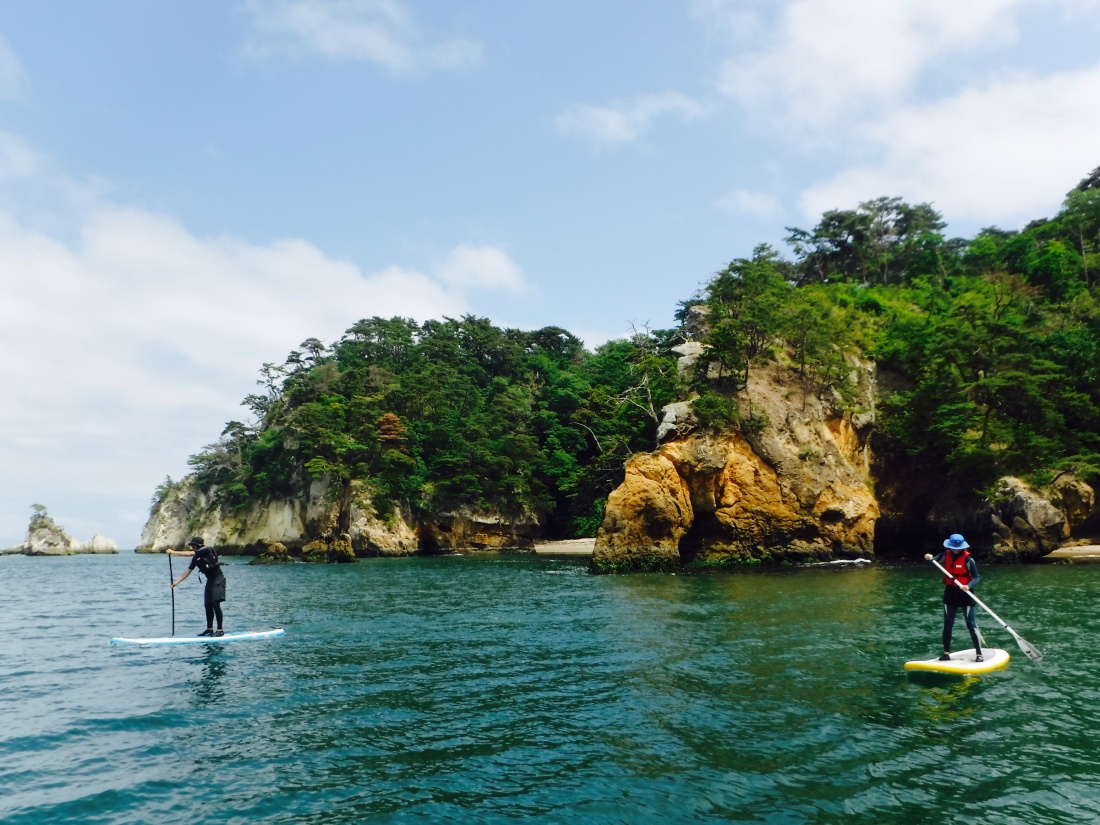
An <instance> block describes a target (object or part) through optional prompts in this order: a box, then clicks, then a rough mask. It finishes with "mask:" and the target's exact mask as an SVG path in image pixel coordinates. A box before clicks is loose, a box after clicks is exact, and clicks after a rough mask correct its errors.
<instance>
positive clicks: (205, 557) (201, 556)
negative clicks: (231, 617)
mask: <svg viewBox="0 0 1100 825" xmlns="http://www.w3.org/2000/svg"><path fill="white" fill-rule="evenodd" d="M196 567H197V568H198V569H199V572H200V573H202V574H203V575H204V576H206V590H205V591H204V592H203V604H204V605H205V607H206V626H207V627H213V626H214V619H215V617H216V618H217V620H218V630H221V629H222V602H224V601H225V574H224V573H223V572H222V566H221V564H219V563H218V554H217V553H215V552H214V551H213V550H212V549H211V548H209V547H200V548H199V549H198V550H196V551H195V555H194V556H192V557H191V566H190V567H189V568H188V569H189V570H194V569H195V568H196Z"/></svg>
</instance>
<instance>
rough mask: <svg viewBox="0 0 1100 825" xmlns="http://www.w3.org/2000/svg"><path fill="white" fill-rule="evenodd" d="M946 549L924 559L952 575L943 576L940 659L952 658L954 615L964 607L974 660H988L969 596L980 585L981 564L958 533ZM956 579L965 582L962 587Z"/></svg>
mask: <svg viewBox="0 0 1100 825" xmlns="http://www.w3.org/2000/svg"><path fill="white" fill-rule="evenodd" d="M943 546H944V548H945V549H944V551H943V552H942V553H940V554H939V555H937V556H935V557H933V556H932V554H931V553H926V554H925V556H924V559H925V561H932V559H933V558H935V560H936V562H937V563H938V564H941V565H943V568H944V569H945V570H946V571H947V572H948V573H949V574H950V575H948V576H944V577H943V584H944V591H943V654H942V655H941V656H940V660H941V661H947V660H948V659H950V658H951V632H952V630H954V628H955V614H956V613H957V612H958V611H959V610H960V609H961V610H962V612H963V619H964V620H965V621H966V629H967V630H969V631H970V639H971V641H973V642H974V654H975V655H974V660H975V661H977V662H982V661H985V657H984V656H983V655H982V641H981V638H982V637H981V636H980V635H979V634H978V620H977V617H976V616H975V615H974V608H975V604H974V600H973V599H972V598H970V591H971V590H973V589H974V588H975V587H977V585H978V582H980V581H981V580H982V577H981V576H980V575H978V565H977V564H976V563H975V562H974V557H973V556H971V555H970V553H968V552H967V550H968V549H969V547H970V545H969V544H967V543H966V539H964V538H963V537H962V536H961V535H959V534H958V533H953V534H951V535H950V536H949V537H948V538H947V540H946V541H945V542H944V543H943ZM952 577H954V579H955V580H957V581H958V582H959V584H961V585H962V587H959V585H958V584H955V581H954V580H953V579H952Z"/></svg>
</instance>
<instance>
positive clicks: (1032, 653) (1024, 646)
mask: <svg viewBox="0 0 1100 825" xmlns="http://www.w3.org/2000/svg"><path fill="white" fill-rule="evenodd" d="M932 564H934V565H936V567H938V568H939V570H940V572H941V573H943V574H944V575H945V576H950V577H951V581H953V582H954V583H955V584H957V585H958V586H959V587H960V588H961V587H962V586H963V584H962V582H960V581H959V580H958V579H956V578H955V577H954V576H952V575H951V574H950V573H948V572H947V571H946V570H945V569H944V568H943V565H941V564H940V563H939V562H938V561H936V560H935V559H932ZM966 593H968V594H969V596H970V598H972V599H973V600H974V601H975V603H977V604H979V605H981V607H982V609H983V610H984V611H985V612H986V613H988V614H989V615H990V616H992V617H993V618H994V619H996V620H997V624H999V625H1000V626H1001V627H1003V628H1004V629H1005V630H1007V631H1008V632H1009V633H1011V634H1012V638H1013V639H1015V640H1016V644H1018V645H1019V646H1020V650H1022V651H1023V652H1024V654H1025V655H1026V656H1027V658H1029V659H1031V661H1033V662H1038V661H1039V660H1040V659H1042V658H1043V654H1042V653H1040V652H1039V650H1038V648H1036V647H1035V645H1033V644H1032V643H1031V642H1029V641H1028V640H1027V639H1025V638H1023V637H1022V636H1020V634H1019V633H1017V632H1016V631H1015V630H1013V629H1012V628H1011V627H1009V626H1008V625H1007V624H1005V621H1004V619H1002V618H1001V617H1000V616H998V615H997V614H996V613H994V612H993V611H992V610H990V609H989V608H988V607H987V606H986V604H985V602H983V601H982V600H981V599H979V598H978V597H977V596H975V595H974V594H973V593H971V592H970V591H969V590H967V591H966Z"/></svg>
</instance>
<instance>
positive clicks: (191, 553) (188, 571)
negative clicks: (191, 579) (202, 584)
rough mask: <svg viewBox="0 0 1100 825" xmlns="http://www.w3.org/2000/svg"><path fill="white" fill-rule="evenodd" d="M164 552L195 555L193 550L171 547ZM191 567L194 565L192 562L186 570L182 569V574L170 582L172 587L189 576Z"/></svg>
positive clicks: (175, 554)
mask: <svg viewBox="0 0 1100 825" xmlns="http://www.w3.org/2000/svg"><path fill="white" fill-rule="evenodd" d="M164 552H165V553H167V554H168V555H169V556H194V555H195V551H194V550H173V549H172V548H171V547H169V548H168V549H167V550H165V551H164ZM192 567H194V564H192V565H191V567H188V568H187V569H186V570H184V571H183V575H182V576H180V577H179V578H178V579H176V580H175V581H174V582H172V587H175V586H176V585H177V584H179V583H180V582H181V581H183V580H184V579H186V578H187V577H188V576H190V575H191V568H192Z"/></svg>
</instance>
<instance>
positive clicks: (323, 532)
mask: <svg viewBox="0 0 1100 825" xmlns="http://www.w3.org/2000/svg"><path fill="white" fill-rule="evenodd" d="M339 533H346V534H347V536H348V538H349V540H350V541H351V545H352V548H353V549H354V550H355V552H357V553H360V554H368V555H374V554H377V555H383V556H407V555H411V554H412V553H415V552H417V550H418V549H419V541H418V539H417V535H416V533H415V531H414V530H413V529H412V528H411V527H410V526H409V525H408V523H407V521H406V519H405V516H404V515H403V514H402V513H400V512H396V513H394V515H393V517H392V518H391V519H388V520H386V521H382V520H380V519H379V518H378V517H377V516H376V515H375V513H374V507H373V506H372V504H371V498H370V491H369V489H368V488H367V487H366V486H365V485H363V484H361V483H360V482H356V481H353V482H351V483H350V484H347V485H344V484H333V483H332V482H331V481H330V480H329V479H328V478H327V477H322V478H318V479H313V480H312V481H310V483H309V487H308V490H306V491H305V494H304V495H303V496H302V497H301V498H295V499H275V500H269V501H261V502H257V503H255V504H254V505H252V506H251V507H250V508H248V509H247V510H244V511H236V512H230V511H228V510H227V509H226V508H224V507H219V506H217V505H216V504H215V503H214V502H213V501H212V500H211V495H210V494H207V493H202V492H199V491H198V490H197V489H195V486H194V483H193V479H192V478H190V477H188V478H185V479H183V481H181V482H180V483H179V484H178V485H176V487H175V488H174V489H172V490H171V491H170V492H169V493H168V495H167V496H166V497H165V499H164V501H162V502H161V503H160V505H159V506H158V507H157V508H156V510H154V512H153V514H152V515H151V516H150V518H149V521H148V522H147V523H146V525H145V529H143V530H142V532H141V539H140V541H139V542H138V551H139V552H154V553H156V552H162V551H163V550H165V549H166V548H169V547H182V546H183V545H184V544H186V543H187V540H188V539H189V538H190V537H191V536H201V537H202V540H203V541H204V542H205V543H206V544H208V545H210V546H212V547H236V548H241V549H242V550H243V549H244V548H246V547H250V546H259V544H260V543H261V542H262V541H264V540H267V541H275V542H278V543H280V544H283V545H285V546H286V547H289V548H301V547H302V546H304V545H305V544H307V543H309V542H310V541H313V540H315V539H317V538H320V537H324V536H333V535H337V534H339Z"/></svg>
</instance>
